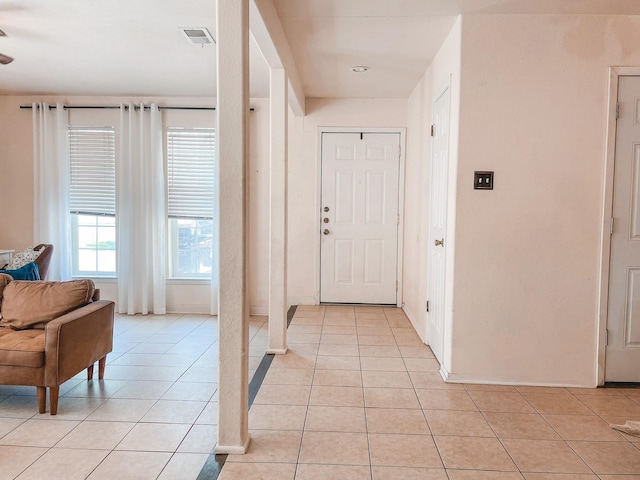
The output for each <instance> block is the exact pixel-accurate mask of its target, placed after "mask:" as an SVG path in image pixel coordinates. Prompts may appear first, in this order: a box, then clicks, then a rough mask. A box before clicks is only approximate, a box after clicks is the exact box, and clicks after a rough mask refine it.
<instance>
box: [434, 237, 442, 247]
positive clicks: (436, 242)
mask: <svg viewBox="0 0 640 480" xmlns="http://www.w3.org/2000/svg"><path fill="white" fill-rule="evenodd" d="M435 244H436V247H444V238H443V239H442V240H436V241H435Z"/></svg>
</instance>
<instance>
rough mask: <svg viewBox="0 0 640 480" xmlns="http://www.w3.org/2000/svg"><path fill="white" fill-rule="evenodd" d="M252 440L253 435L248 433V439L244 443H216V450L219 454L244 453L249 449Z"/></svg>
mask: <svg viewBox="0 0 640 480" xmlns="http://www.w3.org/2000/svg"><path fill="white" fill-rule="evenodd" d="M250 442H251V435H250V434H247V439H246V441H245V443H244V445H228V446H225V445H216V448H215V452H216V454H218V455H244V454H245V453H247V450H248V449H249V443H250Z"/></svg>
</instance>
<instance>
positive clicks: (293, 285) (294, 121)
mask: <svg viewBox="0 0 640 480" xmlns="http://www.w3.org/2000/svg"><path fill="white" fill-rule="evenodd" d="M306 113H307V114H306V116H305V117H294V118H290V121H289V125H290V131H289V180H288V181H289V184H288V189H289V201H288V211H289V222H288V232H289V239H288V252H289V253H288V254H289V257H288V273H287V275H288V290H289V303H290V304H315V303H317V302H318V293H319V263H318V260H319V251H318V249H319V235H320V226H319V212H320V205H319V204H318V202H319V180H318V173H319V164H318V161H319V159H318V151H319V150H318V142H319V134H318V132H319V130H318V128H319V127H362V128H367V127H370V128H383V127H388V128H391V127H400V128H404V127H406V123H407V102H406V100H404V99H346V100H345V99H313V98H308V99H307V101H306Z"/></svg>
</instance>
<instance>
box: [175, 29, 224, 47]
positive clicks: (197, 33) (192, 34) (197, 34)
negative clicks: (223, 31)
mask: <svg viewBox="0 0 640 480" xmlns="http://www.w3.org/2000/svg"><path fill="white" fill-rule="evenodd" d="M180 30H181V31H182V33H183V35H184V36H185V37H186V39H187V40H189V42H191V43H193V44H194V45H207V44H215V43H216V41H215V40H214V39H213V36H211V33H210V32H209V30H207V29H206V28H202V27H187V28H180Z"/></svg>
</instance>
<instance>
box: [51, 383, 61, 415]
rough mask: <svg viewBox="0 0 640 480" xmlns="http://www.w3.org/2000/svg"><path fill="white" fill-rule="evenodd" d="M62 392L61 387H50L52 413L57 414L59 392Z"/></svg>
mask: <svg viewBox="0 0 640 480" xmlns="http://www.w3.org/2000/svg"><path fill="white" fill-rule="evenodd" d="M59 393H60V387H59V386H57V387H50V388H49V407H50V410H51V415H56V414H57V413H58V394H59Z"/></svg>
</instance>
